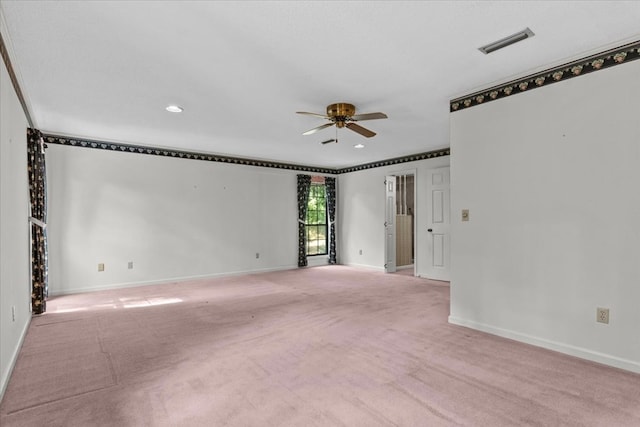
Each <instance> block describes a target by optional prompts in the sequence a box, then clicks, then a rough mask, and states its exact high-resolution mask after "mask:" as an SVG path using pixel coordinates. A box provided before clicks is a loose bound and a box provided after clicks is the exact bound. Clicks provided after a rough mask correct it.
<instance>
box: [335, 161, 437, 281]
mask: <svg viewBox="0 0 640 427" xmlns="http://www.w3.org/2000/svg"><path fill="white" fill-rule="evenodd" d="M445 166H449V156H444V157H436V158H433V159H426V160H420V161H417V162H408V163H402V164H399V165H393V166H385V167H380V168H374V169H365V170H362V171H358V172H350V173H346V174H342V175H340V178H339V180H340V185H339V191H338V230H339V231H338V233H339V240H338V245H339V262H340V263H341V264H346V265H357V266H363V267H370V268H376V269H379V270H384V220H385V186H384V180H385V177H386V176H387V175H395V174H402V173H406V172H411V173H414V174H415V175H416V187H415V188H416V201H415V203H416V205H415V209H416V218H415V220H416V230H417V238H416V254H415V255H416V260H415V263H416V273H417V274H418V275H419V276H424V275H425V266H426V262H427V260H426V257H427V255H428V247H427V238H428V236H427V226H426V215H427V209H428V208H429V205H428V197H427V178H428V174H427V171H428V170H429V169H435V168H438V167H445ZM360 249H362V255H360Z"/></svg>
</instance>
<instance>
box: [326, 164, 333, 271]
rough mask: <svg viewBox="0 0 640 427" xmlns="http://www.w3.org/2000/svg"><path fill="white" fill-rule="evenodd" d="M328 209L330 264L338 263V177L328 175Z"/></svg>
mask: <svg viewBox="0 0 640 427" xmlns="http://www.w3.org/2000/svg"><path fill="white" fill-rule="evenodd" d="M324 185H325V187H326V188H327V210H328V211H329V264H335V263H336V179H335V178H330V177H326V178H325V179H324Z"/></svg>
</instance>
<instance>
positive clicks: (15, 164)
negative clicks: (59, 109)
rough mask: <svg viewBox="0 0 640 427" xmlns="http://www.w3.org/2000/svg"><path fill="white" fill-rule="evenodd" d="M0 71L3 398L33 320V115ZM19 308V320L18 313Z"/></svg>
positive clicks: (0, 370)
mask: <svg viewBox="0 0 640 427" xmlns="http://www.w3.org/2000/svg"><path fill="white" fill-rule="evenodd" d="M0 63H2V66H1V68H2V71H1V72H0V73H1V74H0V400H1V398H2V395H3V393H4V390H5V388H6V386H7V384H8V382H9V375H10V374H11V370H12V369H13V365H14V363H15V359H16V357H17V355H18V351H19V349H20V346H21V343H22V339H23V337H24V334H25V333H26V330H27V327H28V326H29V321H30V320H31V312H30V307H31V292H30V283H29V269H30V264H29V225H28V218H29V184H28V177H27V120H26V118H25V115H24V113H23V111H22V107H21V106H20V102H19V101H18V97H17V96H16V94H15V91H14V90H13V86H12V84H11V80H10V79H9V74H8V72H7V69H6V67H5V65H4V61H1V60H0ZM12 307H13V309H14V310H15V320H14V317H13V314H12Z"/></svg>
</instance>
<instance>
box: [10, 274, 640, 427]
mask: <svg viewBox="0 0 640 427" xmlns="http://www.w3.org/2000/svg"><path fill="white" fill-rule="evenodd" d="M48 309H49V312H48V313H47V314H45V315H43V316H40V317H37V318H34V319H33V321H32V323H31V327H30V329H29V331H28V335H27V337H26V340H25V343H24V346H23V349H22V351H21V353H20V356H19V359H18V362H17V365H16V368H15V370H14V373H13V376H12V378H11V381H10V383H9V386H8V389H7V392H6V394H5V396H4V399H3V401H2V403H1V405H0V425H2V426H3V427H11V426H226V425H229V426H378V425H385V426H394V425H396V426H458V425H464V426H520V425H530V426H640V375H636V374H633V373H629V372H625V371H621V370H618V369H614V368H609V367H605V366H601V365H598V364H595V363H591V362H587V361H583V360H580V359H576V358H573V357H569V356H565V355H561V354H558V353H554V352H551V351H547V350H543V349H539V348H536V347H532V346H528V345H525V344H521V343H517V342H513V341H510V340H506V339H502V338H498V337H494V336H491V335H486V334H483V333H480V332H476V331H473V330H469V329H466V328H462V327H458V326H454V325H449V324H448V323H447V316H448V312H449V287H448V285H447V284H446V283H443V282H432V281H429V280H425V279H420V278H415V277H409V276H405V275H397V274H396V275H385V274H383V273H378V272H371V271H366V270H360V269H356V268H350V267H344V266H327V267H316V268H309V269H302V270H293V271H285V272H276V273H266V274H257V275H249V276H241V277H228V278H220V279H215V280H206V281H198V282H189V283H175V284H167V285H159V286H147V287H140V288H129V289H120V290H112V291H104V292H95V293H90V294H79V295H70V296H64V297H58V298H53V299H51V300H50V301H49V303H48Z"/></svg>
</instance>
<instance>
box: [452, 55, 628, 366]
mask: <svg viewBox="0 0 640 427" xmlns="http://www.w3.org/2000/svg"><path fill="white" fill-rule="evenodd" d="M638 76H640V61H636V62H631V63H628V64H623V65H619V66H616V67H614V68H610V69H606V70H602V71H598V72H595V73H591V74H588V75H584V76H581V77H578V78H574V79H571V80H568V81H565V82H561V83H556V84H553V85H549V86H546V87H543V88H540V89H536V90H532V91H530V92H525V93H523V94H519V95H514V96H512V97H509V98H505V99H501V100H498V101H494V102H490V103H487V104H484V105H481V106H477V107H473V108H469V109H466V110H462V111H459V112H455V113H452V114H451V120H450V124H451V129H450V131H451V152H452V155H451V188H452V191H451V197H452V198H451V200H452V218H453V221H452V248H453V250H452V265H453V270H452V280H451V317H450V322H452V323H457V324H461V325H466V326H470V327H472V328H476V329H480V330H484V331H488V332H492V333H495V334H498V335H503V336H506V337H510V338H514V339H518V340H521V341H525V342H529V343H532V344H536V345H540V346H543V347H548V348H552V349H556V350H559V351H563V352H566V353H569V354H573V355H576V356H579V357H584V358H587V359H591V360H594V361H599V362H603V363H607V364H610V365H613V366H618V367H621V368H624V369H628V370H632V371H636V372H640V332H639V327H640V224H639V223H638V221H639V220H640V120H638V117H639V115H638V114H639V112H640V79H639V78H638ZM462 209H469V210H470V221H469V222H465V223H463V222H461V221H460V212H461V210H462ZM597 307H606V308H609V309H610V310H611V311H610V324H609V325H604V324H600V323H596V308H597Z"/></svg>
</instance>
